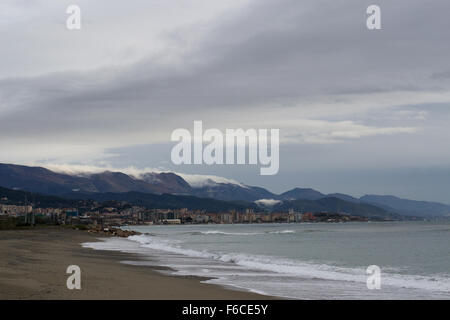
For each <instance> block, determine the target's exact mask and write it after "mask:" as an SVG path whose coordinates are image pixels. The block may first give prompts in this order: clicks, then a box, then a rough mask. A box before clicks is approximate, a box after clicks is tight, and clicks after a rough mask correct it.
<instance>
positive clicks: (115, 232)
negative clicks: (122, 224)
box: [88, 228, 141, 238]
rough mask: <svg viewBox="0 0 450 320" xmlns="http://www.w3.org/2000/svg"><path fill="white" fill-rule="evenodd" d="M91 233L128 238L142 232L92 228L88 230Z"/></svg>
mask: <svg viewBox="0 0 450 320" xmlns="http://www.w3.org/2000/svg"><path fill="white" fill-rule="evenodd" d="M88 232H89V233H99V234H104V235H109V236H115V237H122V238H128V237H129V236H135V235H140V234H141V233H140V232H137V231H132V230H122V229H119V228H103V229H102V228H92V229H89V230H88Z"/></svg>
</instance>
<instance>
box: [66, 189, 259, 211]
mask: <svg viewBox="0 0 450 320" xmlns="http://www.w3.org/2000/svg"><path fill="white" fill-rule="evenodd" d="M65 197H73V198H78V199H91V200H95V201H98V202H105V201H112V200H114V201H120V202H127V203H129V204H132V205H135V206H142V207H146V208H148V209H182V208H188V209H190V210H206V211H207V212H225V211H229V210H239V211H244V210H245V209H254V210H258V207H257V205H256V204H254V203H249V202H244V201H222V200H217V199H211V198H199V197H194V196H185V195H174V194H167V193H165V194H149V193H142V192H134V191H133V192H122V193H111V192H108V193H90V194H80V193H72V194H70V195H69V194H68V195H65Z"/></svg>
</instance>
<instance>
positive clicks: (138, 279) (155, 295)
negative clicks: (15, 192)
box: [0, 227, 270, 300]
mask: <svg viewBox="0 0 450 320" xmlns="http://www.w3.org/2000/svg"><path fill="white" fill-rule="evenodd" d="M97 238H99V235H93V234H89V233H87V232H85V231H77V230H70V229H63V228H57V227H54V228H39V229H34V230H8V231H0V299H164V300H165V299H177V300H178V299H220V300H222V299H223V300H227V299H267V298H270V297H266V296H261V295H258V294H253V293H250V292H242V291H234V290H228V289H225V288H222V287H220V286H216V285H211V284H204V283H201V282H200V280H201V279H200V278H196V277H175V276H167V275H163V274H161V273H159V272H157V271H156V270H154V269H152V268H149V267H145V266H133V265H126V264H122V263H120V261H123V260H132V259H134V260H138V259H139V256H138V255H133V254H125V253H120V252H110V251H95V250H92V249H88V248H82V247H81V243H83V242H91V241H95V239H97ZM69 265H78V266H79V267H80V268H81V287H82V288H81V290H69V289H67V286H66V280H67V277H68V276H69V275H68V274H66V268H67V266H69Z"/></svg>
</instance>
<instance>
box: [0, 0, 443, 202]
mask: <svg viewBox="0 0 450 320" xmlns="http://www.w3.org/2000/svg"><path fill="white" fill-rule="evenodd" d="M71 4H76V5H78V6H79V7H80V9H81V29H80V30H68V29H67V28H66V19H67V18H68V14H67V13H66V9H67V7H68V6H69V5H71ZM372 4H377V5H378V6H380V8H381V25H382V29H381V30H368V29H367V27H366V19H367V17H368V15H367V14H366V9H367V7H368V6H369V5H372ZM448 12H450V2H449V1H448V0H433V1H427V2H424V1H423V0H397V1H390V0H375V1H374V0H372V1H365V0H347V1H332V0H327V1H323V0H303V1H298V0H276V1H275V0H240V1H237V0H227V1H211V0H176V1H156V0H135V1H110V0H109V1H107V0H96V1H95V2H94V1H88V0H71V1H65V0H61V1H46V0H35V1H26V0H3V1H2V2H1V3H0V39H1V40H0V41H1V50H0V138H1V139H0V150H2V151H1V152H0V162H6V163H16V164H27V165H40V166H48V167H50V166H59V167H60V168H70V167H77V168H80V167H82V166H86V168H87V167H89V166H90V167H93V166H95V167H107V168H115V169H121V168H126V167H133V168H136V169H139V170H149V169H146V168H152V169H154V170H160V171H166V170H167V171H175V172H181V173H191V174H205V175H219V176H223V177H226V178H230V179H234V180H237V181H240V182H242V183H245V184H248V185H258V186H263V187H266V188H267V189H269V190H270V191H273V192H283V191H286V190H288V189H290V188H293V187H312V188H315V189H317V190H320V191H322V192H324V193H332V192H341V193H348V194H351V195H354V196H362V195H364V194H393V195H397V196H400V197H406V198H411V199H417V200H430V201H440V202H444V203H450V191H449V190H450V161H449V160H450V148H449V141H450V140H449V139H450V128H449V125H448V124H449V123H450V60H449V59H448V57H449V56H450V55H449V53H450V33H449V32H448V30H450V20H449V19H448ZM194 120H201V121H203V126H204V127H205V128H218V129H219V130H222V131H225V129H227V128H244V129H248V128H267V129H271V128H278V129H280V143H281V145H280V170H279V172H278V174H276V175H273V176H261V175H260V174H259V166H254V165H222V166H220V165H215V166H207V165H181V166H175V165H173V164H172V163H171V160H170V151H171V148H172V147H173V146H174V143H173V142H171V141H170V136H171V133H172V132H173V131H174V130H175V129H177V128H186V129H188V130H190V131H192V130H193V122H194Z"/></svg>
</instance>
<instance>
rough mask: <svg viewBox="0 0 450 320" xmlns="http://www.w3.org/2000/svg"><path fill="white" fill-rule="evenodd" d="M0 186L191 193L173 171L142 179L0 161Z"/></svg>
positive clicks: (38, 189) (60, 191)
mask: <svg viewBox="0 0 450 320" xmlns="http://www.w3.org/2000/svg"><path fill="white" fill-rule="evenodd" d="M0 186H2V187H6V188H10V189H20V190H26V191H31V192H37V193H44V194H53V195H60V194H66V193H70V192H72V191H78V192H88V193H92V192H100V193H105V192H116V193H119V192H130V191H137V192H144V193H157V194H161V193H191V188H190V186H189V184H188V183H187V182H186V181H184V180H183V178H181V177H180V176H178V175H176V174H173V173H150V174H146V175H144V176H143V178H142V179H137V178H135V177H132V176H129V175H127V174H124V173H121V172H110V171H105V172H102V173H96V174H85V175H83V176H75V175H69V174H65V173H56V172H53V171H50V170H48V169H45V168H41V167H28V166H19V165H13V164H0Z"/></svg>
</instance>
